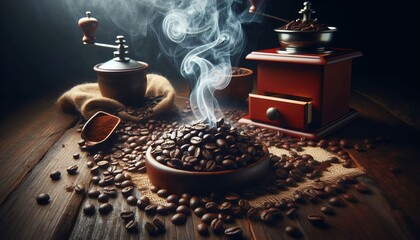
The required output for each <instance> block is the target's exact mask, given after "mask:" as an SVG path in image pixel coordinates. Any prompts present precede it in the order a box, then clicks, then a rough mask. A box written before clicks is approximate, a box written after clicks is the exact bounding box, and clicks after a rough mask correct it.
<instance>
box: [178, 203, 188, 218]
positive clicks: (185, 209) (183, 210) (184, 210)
mask: <svg viewBox="0 0 420 240" xmlns="http://www.w3.org/2000/svg"><path fill="white" fill-rule="evenodd" d="M176 212H177V213H182V214H184V215H185V216H190V215H191V210H190V208H189V207H187V206H185V205H180V206H179V207H177V208H176Z"/></svg>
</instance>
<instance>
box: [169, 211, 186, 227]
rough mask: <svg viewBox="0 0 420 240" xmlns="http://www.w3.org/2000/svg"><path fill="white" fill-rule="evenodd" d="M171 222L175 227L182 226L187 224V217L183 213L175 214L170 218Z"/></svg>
mask: <svg viewBox="0 0 420 240" xmlns="http://www.w3.org/2000/svg"><path fill="white" fill-rule="evenodd" d="M171 222H172V223H173V224H175V225H183V224H185V223H186V222H187V216H185V215H184V214H183V213H176V214H174V215H173V216H172V218H171Z"/></svg>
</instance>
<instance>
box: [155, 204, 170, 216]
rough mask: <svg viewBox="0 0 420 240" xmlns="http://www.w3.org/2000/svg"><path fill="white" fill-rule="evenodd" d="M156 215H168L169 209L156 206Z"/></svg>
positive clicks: (163, 206)
mask: <svg viewBox="0 0 420 240" xmlns="http://www.w3.org/2000/svg"><path fill="white" fill-rule="evenodd" d="M156 213H157V214H159V215H168V213H169V209H168V207H167V206H165V205H158V206H157V208H156Z"/></svg>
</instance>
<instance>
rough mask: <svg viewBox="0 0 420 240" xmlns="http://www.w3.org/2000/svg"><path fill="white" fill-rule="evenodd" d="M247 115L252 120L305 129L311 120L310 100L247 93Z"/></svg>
mask: <svg viewBox="0 0 420 240" xmlns="http://www.w3.org/2000/svg"><path fill="white" fill-rule="evenodd" d="M249 116H250V118H251V120H253V121H258V122H264V123H268V124H271V125H276V126H279V127H287V128H293V129H299V130H306V129H307V128H308V124H309V123H310V122H311V121H312V102H311V101H304V100H295V99H289V98H282V97H274V96H265V95H258V94H249Z"/></svg>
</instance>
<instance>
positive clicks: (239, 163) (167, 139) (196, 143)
mask: <svg viewBox="0 0 420 240" xmlns="http://www.w3.org/2000/svg"><path fill="white" fill-rule="evenodd" d="M152 148H153V150H152V155H153V157H154V158H155V159H156V161H158V162H160V163H162V164H165V165H167V166H169V167H172V168H177V169H182V170H189V171H199V172H214V171H222V170H234V169H238V168H241V167H245V166H247V165H249V164H251V163H253V162H255V161H257V160H258V159H260V158H261V157H263V156H264V151H263V145H262V144H261V143H259V142H256V141H255V140H254V139H252V138H251V137H249V136H248V135H247V134H245V133H244V132H239V131H238V129H236V128H234V127H232V126H231V125H230V124H228V123H226V122H224V119H223V118H221V119H220V120H218V121H217V125H216V127H210V125H209V124H207V123H205V121H200V122H198V123H195V124H185V125H181V126H180V127H179V128H178V129H177V130H174V131H172V132H165V133H164V134H162V136H161V137H160V138H159V139H158V140H156V141H155V142H154V144H153V145H152Z"/></svg>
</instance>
